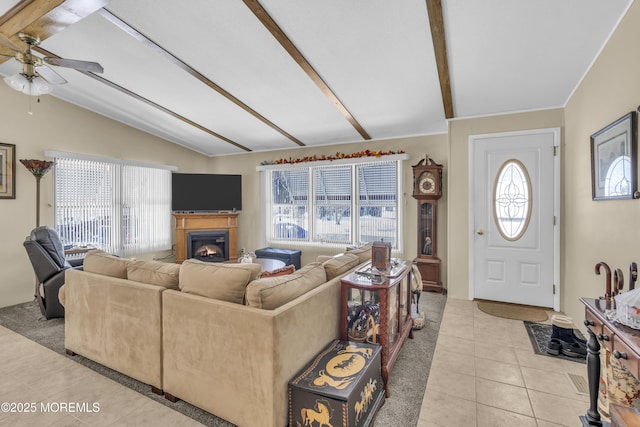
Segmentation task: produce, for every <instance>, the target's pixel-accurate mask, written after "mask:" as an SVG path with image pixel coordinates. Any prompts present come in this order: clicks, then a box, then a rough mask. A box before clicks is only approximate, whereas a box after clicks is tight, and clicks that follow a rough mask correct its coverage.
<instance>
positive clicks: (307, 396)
mask: <svg viewBox="0 0 640 427" xmlns="http://www.w3.org/2000/svg"><path fill="white" fill-rule="evenodd" d="M380 367H381V358H380V347H379V346H377V345H371V344H365V343H356V342H350V341H338V340H336V341H333V342H332V343H331V344H330V345H329V346H328V347H327V348H325V349H324V350H323V351H321V352H320V354H318V355H317V356H316V357H315V358H314V359H313V360H312V361H311V362H310V363H309V364H308V365H307V366H306V367H305V368H304V369H303V370H302V371H300V372H299V373H298V375H296V376H295V377H294V378H293V379H292V380H291V381H290V382H289V426H290V427H306V426H317V427H329V426H332V427H339V426H341V427H351V426H355V427H363V426H369V425H371V423H372V421H373V418H374V416H375V414H376V411H377V410H378V408H379V407H380V405H381V404H382V403H383V401H384V393H383V391H384V384H383V382H382V377H381V375H380Z"/></svg>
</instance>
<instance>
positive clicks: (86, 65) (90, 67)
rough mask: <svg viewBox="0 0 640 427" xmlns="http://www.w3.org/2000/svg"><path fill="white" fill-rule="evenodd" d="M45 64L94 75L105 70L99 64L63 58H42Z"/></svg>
mask: <svg viewBox="0 0 640 427" xmlns="http://www.w3.org/2000/svg"><path fill="white" fill-rule="evenodd" d="M42 60H43V61H44V62H46V63H47V64H51V65H57V66H58V67H67V68H73V69H74V70H79V71H90V72H92V73H102V72H103V71H104V68H102V65H100V64H98V63H97V62H91V61H78V60H77V59H63V58H49V57H47V58H42Z"/></svg>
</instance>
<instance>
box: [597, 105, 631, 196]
mask: <svg viewBox="0 0 640 427" xmlns="http://www.w3.org/2000/svg"><path fill="white" fill-rule="evenodd" d="M637 156H638V148H637V114H636V112H635V111H631V112H630V113H627V114H625V115H624V116H622V117H620V118H619V119H618V120H616V121H615V122H613V123H611V124H610V125H608V126H606V127H604V128H603V129H601V130H599V131H598V132H596V133H594V134H593V135H591V189H592V198H593V200H615V199H632V198H633V197H634V193H635V192H636V190H637Z"/></svg>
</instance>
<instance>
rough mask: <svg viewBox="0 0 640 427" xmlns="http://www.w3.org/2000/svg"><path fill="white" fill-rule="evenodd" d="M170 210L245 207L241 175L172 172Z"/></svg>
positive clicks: (212, 210)
mask: <svg viewBox="0 0 640 427" xmlns="http://www.w3.org/2000/svg"><path fill="white" fill-rule="evenodd" d="M171 197H172V198H171V210H173V211H174V212H219V211H234V210H236V211H239V210H242V175H219V174H201V173H175V172H174V173H172V174H171Z"/></svg>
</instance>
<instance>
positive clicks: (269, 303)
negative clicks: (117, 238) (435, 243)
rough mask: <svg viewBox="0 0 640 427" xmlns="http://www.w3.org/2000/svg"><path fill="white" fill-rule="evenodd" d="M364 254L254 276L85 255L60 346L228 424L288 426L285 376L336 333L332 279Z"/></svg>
mask: <svg viewBox="0 0 640 427" xmlns="http://www.w3.org/2000/svg"><path fill="white" fill-rule="evenodd" d="M370 255H371V250H370V246H365V247H363V248H360V249H357V250H353V251H350V252H347V253H345V254H341V255H339V256H336V257H330V258H327V259H323V260H322V261H323V262H313V263H310V264H308V265H306V266H304V267H303V268H301V269H300V270H298V271H296V272H294V273H292V274H288V275H284V276H275V277H268V278H259V277H258V274H259V268H260V267H259V265H258V264H217V263H202V262H199V261H195V260H187V261H185V262H184V263H183V264H181V265H178V264H165V263H159V262H155V261H147V262H140V261H137V262H132V261H129V260H124V259H120V258H115V257H111V256H108V255H106V254H104V253H100V252H97V253H90V254H88V255H87V258H88V260H85V267H84V268H85V271H72V272H71V271H70V272H69V273H68V274H67V277H66V283H65V285H64V286H63V288H62V289H61V292H60V293H61V295H60V296H61V301H62V302H63V304H64V305H65V313H66V317H65V347H66V349H67V350H68V351H70V352H73V353H77V354H80V355H82V356H84V357H87V358H89V359H92V360H95V361H96V362H99V363H101V364H103V365H105V366H108V367H110V368H112V369H115V370H117V371H119V372H122V373H124V374H126V375H128V376H131V377H133V378H135V379H137V380H139V381H142V382H144V383H147V384H150V385H151V386H152V387H153V388H154V390H156V391H157V392H162V391H163V392H164V393H165V396H166V397H167V398H168V399H170V400H173V399H175V398H179V399H182V400H184V401H187V402H189V403H191V404H193V405H195V406H197V407H200V408H202V409H204V410H206V411H208V412H211V413H212V414H215V415H217V416H219V417H221V418H224V419H226V420H228V421H230V422H232V423H234V424H236V425H238V426H241V427H242V426H275V427H282V426H286V425H287V419H288V416H287V383H288V381H289V380H290V379H291V378H292V377H293V376H294V375H295V374H296V373H297V372H298V371H299V370H300V369H302V367H303V366H304V365H305V364H306V363H307V362H308V361H309V360H311V359H312V358H313V356H314V355H316V354H317V353H318V352H319V351H320V350H322V348H324V347H325V346H326V345H327V344H328V343H329V342H330V341H332V340H333V339H336V338H337V337H338V335H339V331H338V328H339V311H340V278H341V277H342V276H344V275H345V274H347V273H349V272H350V271H352V270H353V269H354V268H356V267H357V266H358V265H360V264H362V263H364V262H365V261H368V260H369V259H370ZM93 258H95V259H93ZM113 258H115V260H114V259H113ZM87 261H88V262H87ZM96 261H97V262H96ZM108 263H113V264H115V268H114V265H107V267H105V265H106V264H108ZM87 268H88V270H87ZM114 270H115V271H116V272H115V273H114ZM132 277H133V278H135V279H136V280H133V279H132ZM143 282H145V283H143Z"/></svg>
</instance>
